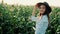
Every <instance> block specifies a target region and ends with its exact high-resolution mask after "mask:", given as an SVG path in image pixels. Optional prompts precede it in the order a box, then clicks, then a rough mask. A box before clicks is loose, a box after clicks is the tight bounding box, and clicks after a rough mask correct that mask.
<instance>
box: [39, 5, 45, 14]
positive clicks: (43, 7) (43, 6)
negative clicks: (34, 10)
mask: <svg viewBox="0 0 60 34" xmlns="http://www.w3.org/2000/svg"><path fill="white" fill-rule="evenodd" d="M45 10H46V7H45V5H41V6H40V11H39V13H40V14H44V12H45Z"/></svg>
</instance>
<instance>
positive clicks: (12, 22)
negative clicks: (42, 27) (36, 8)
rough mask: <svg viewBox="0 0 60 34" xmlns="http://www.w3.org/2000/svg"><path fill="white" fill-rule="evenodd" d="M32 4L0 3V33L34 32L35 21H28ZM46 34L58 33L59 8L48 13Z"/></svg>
mask: <svg viewBox="0 0 60 34" xmlns="http://www.w3.org/2000/svg"><path fill="white" fill-rule="evenodd" d="M32 10H33V6H14V5H12V6H9V5H2V4H0V34H34V29H33V27H35V22H33V21H30V20H29V17H30V16H31V14H32ZM50 19H51V20H50V22H51V23H50V24H51V26H49V27H48V29H47V32H46V34H59V33H60V8H54V9H53V10H52V13H51V14H50Z"/></svg>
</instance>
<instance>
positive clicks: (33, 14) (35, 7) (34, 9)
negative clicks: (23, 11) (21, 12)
mask: <svg viewBox="0 0 60 34" xmlns="http://www.w3.org/2000/svg"><path fill="white" fill-rule="evenodd" d="M36 9H37V5H35V6H34V8H33V12H32V16H35V11H36Z"/></svg>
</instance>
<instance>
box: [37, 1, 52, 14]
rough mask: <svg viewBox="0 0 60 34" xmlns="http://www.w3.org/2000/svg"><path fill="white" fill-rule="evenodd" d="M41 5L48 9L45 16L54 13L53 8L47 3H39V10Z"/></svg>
mask: <svg viewBox="0 0 60 34" xmlns="http://www.w3.org/2000/svg"><path fill="white" fill-rule="evenodd" d="M41 5H44V6H45V7H46V10H45V13H44V14H43V15H45V14H46V15H48V14H49V13H50V12H51V11H52V9H51V7H50V6H49V4H48V3H47V2H44V3H41V2H39V3H37V7H38V8H40V6H41Z"/></svg>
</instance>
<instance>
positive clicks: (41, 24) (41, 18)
mask: <svg viewBox="0 0 60 34" xmlns="http://www.w3.org/2000/svg"><path fill="white" fill-rule="evenodd" d="M37 8H39V9H40V10H39V15H38V16H37V17H35V10H36V9H37ZM50 12H51V7H50V6H49V4H48V3H47V2H43V3H42V2H40V3H37V4H36V5H35V6H34V10H33V12H32V15H31V20H32V21H36V30H35V34H45V32H46V29H47V27H48V24H49V13H50Z"/></svg>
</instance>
